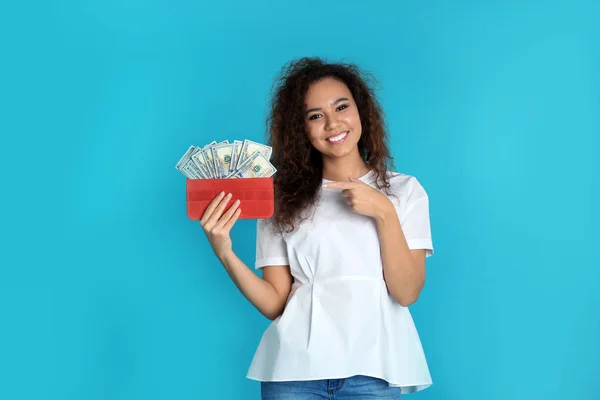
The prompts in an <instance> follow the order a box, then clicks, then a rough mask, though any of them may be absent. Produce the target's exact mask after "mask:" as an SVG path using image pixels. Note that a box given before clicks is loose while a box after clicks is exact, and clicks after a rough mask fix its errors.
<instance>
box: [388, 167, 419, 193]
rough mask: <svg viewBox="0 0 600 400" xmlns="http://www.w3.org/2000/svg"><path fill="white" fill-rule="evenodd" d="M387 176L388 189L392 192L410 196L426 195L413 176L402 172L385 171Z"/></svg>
mask: <svg viewBox="0 0 600 400" xmlns="http://www.w3.org/2000/svg"><path fill="white" fill-rule="evenodd" d="M387 177H388V179H389V182H390V191H391V192H392V193H393V194H395V195H397V196H404V197H411V196H414V195H418V196H419V197H422V196H425V197H427V193H426V192H425V189H424V188H423V186H422V185H421V182H419V180H418V179H417V178H416V177H415V176H413V175H408V174H405V173H402V172H396V171H387Z"/></svg>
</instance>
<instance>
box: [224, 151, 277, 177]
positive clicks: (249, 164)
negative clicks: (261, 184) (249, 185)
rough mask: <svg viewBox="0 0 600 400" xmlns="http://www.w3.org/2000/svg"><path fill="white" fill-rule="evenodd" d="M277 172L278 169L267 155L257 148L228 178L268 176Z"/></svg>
mask: <svg viewBox="0 0 600 400" xmlns="http://www.w3.org/2000/svg"><path fill="white" fill-rule="evenodd" d="M275 172H277V169H276V168H275V167H274V166H273V164H271V162H270V161H269V160H268V159H267V157H265V155H264V154H263V153H262V152H261V151H260V150H256V151H255V152H254V153H252V155H250V157H248V158H247V159H246V160H245V161H243V162H242V164H240V165H239V166H238V168H237V169H236V170H235V171H234V172H232V173H230V174H229V175H228V176H227V178H268V177H270V176H272V175H273V174H274V173H275Z"/></svg>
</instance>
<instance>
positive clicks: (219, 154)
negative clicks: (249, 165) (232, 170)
mask: <svg viewBox="0 0 600 400" xmlns="http://www.w3.org/2000/svg"><path fill="white" fill-rule="evenodd" d="M210 149H211V151H212V155H213V160H214V164H215V172H216V175H217V176H216V177H217V178H226V177H227V175H229V166H230V165H231V155H232V152H233V144H217V145H215V146H212V147H211V148H210Z"/></svg>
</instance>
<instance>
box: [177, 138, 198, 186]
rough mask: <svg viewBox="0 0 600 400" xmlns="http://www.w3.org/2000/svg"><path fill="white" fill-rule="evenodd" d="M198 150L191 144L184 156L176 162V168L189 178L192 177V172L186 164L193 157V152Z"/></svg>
mask: <svg viewBox="0 0 600 400" xmlns="http://www.w3.org/2000/svg"><path fill="white" fill-rule="evenodd" d="M195 150H196V146H190V147H189V148H188V149H187V151H186V152H185V153H184V154H183V156H182V157H181V158H180V159H179V161H177V164H175V168H176V169H177V170H178V171H179V172H181V173H182V174H183V175H185V176H186V177H187V178H190V179H191V178H192V176H191V174H190V173H189V172H188V171H187V170H185V169H184V166H185V165H186V164H187V163H188V161H189V160H190V159H191V158H192V154H193V153H194V151H195Z"/></svg>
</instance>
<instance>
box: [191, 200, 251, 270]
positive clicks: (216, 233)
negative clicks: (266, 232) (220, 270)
mask: <svg viewBox="0 0 600 400" xmlns="http://www.w3.org/2000/svg"><path fill="white" fill-rule="evenodd" d="M230 199H231V193H229V194H227V195H225V192H221V193H219V194H218V195H217V196H216V197H215V198H214V199H213V200H212V201H211V202H210V204H209V205H208V207H206V210H205V211H204V214H203V215H202V218H201V219H200V225H201V226H202V229H204V233H205V234H206V237H207V238H208V241H209V242H210V245H211V247H212V249H213V251H214V252H215V255H216V256H217V257H218V258H219V259H220V260H222V259H223V257H224V256H225V255H226V254H227V253H228V252H231V251H232V243H231V238H230V236H229V231H231V228H232V227H233V224H235V222H236V221H237V219H238V217H239V216H240V213H241V211H242V210H241V209H240V208H238V206H239V205H240V201H239V200H236V201H235V202H234V203H233V204H232V205H231V207H229V209H228V210H227V211H225V213H223V211H224V210H225V207H226V206H227V203H229V200H230Z"/></svg>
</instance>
